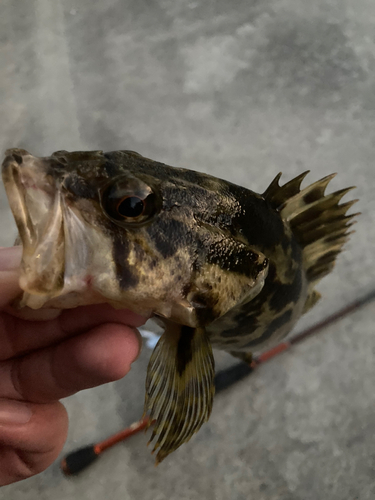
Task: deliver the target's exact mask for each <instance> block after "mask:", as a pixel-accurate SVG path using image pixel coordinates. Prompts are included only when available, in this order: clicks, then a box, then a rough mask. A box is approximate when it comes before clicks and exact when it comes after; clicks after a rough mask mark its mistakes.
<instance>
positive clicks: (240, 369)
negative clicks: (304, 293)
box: [60, 289, 375, 476]
mask: <svg viewBox="0 0 375 500" xmlns="http://www.w3.org/2000/svg"><path fill="white" fill-rule="evenodd" d="M374 300H375V289H374V290H372V291H371V292H369V293H368V294H367V295H365V296H364V297H362V298H361V299H358V300H356V301H354V302H351V303H350V304H349V305H347V306H345V307H343V308H342V309H340V310H338V311H337V312H335V313H334V314H332V315H330V316H328V317H327V318H325V319H324V320H322V321H320V322H318V323H316V324H315V325H313V326H311V327H310V328H307V329H306V330H304V331H302V332H301V333H299V334H296V335H294V336H293V337H291V338H290V339H289V340H286V341H284V342H281V343H280V344H278V345H276V346H275V347H273V348H272V349H269V350H268V351H265V352H264V353H262V354H260V355H259V356H256V357H254V358H253V360H252V362H251V364H250V365H248V364H246V363H243V362H241V363H239V364H236V365H234V366H231V367H230V368H226V369H225V370H221V371H220V372H218V373H217V374H216V375H215V390H216V394H218V393H220V392H222V391H224V390H225V389H228V388H229V387H231V386H232V385H234V384H235V383H236V382H239V381H240V380H242V379H244V378H245V377H247V376H248V375H249V374H250V373H252V372H253V371H254V369H255V368H257V367H258V366H259V365H261V364H263V363H266V362H267V361H270V360H271V359H273V358H275V357H276V356H278V355H280V354H281V353H283V352H285V351H286V350H288V349H290V348H291V347H293V346H294V345H296V344H298V343H300V342H302V341H303V340H306V339H307V338H308V337H311V336H313V335H315V334H317V333H320V332H321V331H323V330H324V329H325V328H326V327H327V326H329V325H331V324H333V323H336V322H337V321H339V320H340V319H342V318H344V317H346V316H348V315H350V314H352V313H353V312H355V311H357V310H358V309H360V308H362V307H364V306H365V305H367V304H369V303H370V302H372V301H374ZM148 422H149V417H147V416H145V417H143V418H141V419H140V420H138V421H137V422H134V423H133V424H131V425H130V426H129V427H126V428H125V429H123V430H122V431H121V432H119V433H117V434H114V435H112V436H110V437H109V438H107V439H105V440H104V441H101V442H99V443H96V444H90V445H87V446H85V447H83V448H79V449H77V450H75V451H72V452H70V453H68V455H66V456H65V458H63V460H62V461H61V464H60V467H61V470H62V472H63V473H64V474H65V475H66V476H71V475H76V474H78V473H79V472H81V471H82V470H84V469H86V468H87V467H88V466H89V465H90V464H91V463H93V462H94V461H95V460H96V459H97V458H99V456H100V455H101V454H102V453H103V452H104V451H105V450H107V449H109V448H111V447H112V446H114V445H116V444H117V443H120V442H122V441H125V440H126V439H128V438H130V437H131V436H133V435H135V434H138V433H139V432H140V431H142V430H143V429H145V428H146V427H147V425H148Z"/></svg>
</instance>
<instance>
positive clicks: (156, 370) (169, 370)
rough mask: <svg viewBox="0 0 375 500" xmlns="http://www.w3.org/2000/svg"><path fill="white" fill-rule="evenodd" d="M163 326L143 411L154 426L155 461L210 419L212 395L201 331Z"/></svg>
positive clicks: (209, 360)
mask: <svg viewBox="0 0 375 500" xmlns="http://www.w3.org/2000/svg"><path fill="white" fill-rule="evenodd" d="M166 325H167V326H166V330H165V332H164V334H163V335H162V337H161V338H160V340H159V342H158V344H157V345H156V347H155V349H154V352H153V353H152V355H151V358H150V362H149V367H148V371H147V378H146V397H145V413H148V414H149V416H150V422H151V421H152V422H153V423H154V429H153V432H152V435H151V438H150V442H151V441H153V439H154V438H156V442H155V445H154V449H153V452H155V451H156V450H158V452H157V456H156V460H157V463H158V462H161V461H162V460H163V459H164V458H165V457H166V456H167V455H168V454H169V453H171V452H172V451H174V450H176V449H177V448H178V447H179V446H180V445H181V444H183V443H184V442H186V441H188V440H189V439H190V438H191V437H192V436H193V434H195V433H196V432H197V431H198V430H199V428H200V427H201V426H202V424H203V423H204V422H206V421H207V420H208V418H209V416H210V413H211V409H212V403H213V395H214V391H215V387H214V359H213V355H212V348H211V343H210V341H209V339H208V336H207V334H206V332H205V330H204V329H203V328H196V329H193V328H190V327H186V326H182V325H177V324H174V323H170V322H166ZM181 339H182V341H181ZM180 341H181V342H183V347H182V348H181V342H180Z"/></svg>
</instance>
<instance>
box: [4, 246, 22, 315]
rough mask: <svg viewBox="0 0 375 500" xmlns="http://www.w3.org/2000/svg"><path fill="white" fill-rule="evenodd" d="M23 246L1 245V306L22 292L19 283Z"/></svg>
mask: <svg viewBox="0 0 375 500" xmlns="http://www.w3.org/2000/svg"><path fill="white" fill-rule="evenodd" d="M21 255H22V247H11V248H1V247H0V283H1V286H0V307H3V306H4V305H5V304H8V303H9V302H10V301H12V300H13V299H15V298H16V297H17V295H19V294H20V293H21V289H20V287H19V284H18V280H19V270H18V269H19V265H20V262H21Z"/></svg>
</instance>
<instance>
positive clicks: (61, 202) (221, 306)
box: [2, 148, 358, 463]
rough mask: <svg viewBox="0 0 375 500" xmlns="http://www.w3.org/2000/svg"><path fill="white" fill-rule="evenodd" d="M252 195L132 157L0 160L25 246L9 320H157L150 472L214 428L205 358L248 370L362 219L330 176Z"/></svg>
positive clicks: (61, 154) (18, 154) (286, 326)
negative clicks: (26, 316) (216, 353)
mask: <svg viewBox="0 0 375 500" xmlns="http://www.w3.org/2000/svg"><path fill="white" fill-rule="evenodd" d="M307 173H308V172H304V173H301V174H300V175H298V176H297V177H295V178H294V179H292V180H290V181H289V182H287V183H285V184H283V185H280V183H279V181H280V177H281V174H278V175H277V176H276V178H275V179H274V180H273V181H272V182H271V184H270V185H269V186H268V188H267V189H266V190H265V191H264V192H263V193H262V194H257V193H255V192H253V191H251V190H249V189H247V188H244V187H241V186H237V185H235V184H232V183H230V182H228V181H225V180H222V179H218V178H216V177H213V176H210V175H207V174H204V173H200V172H196V171H194V170H188V169H182V168H175V167H171V166H168V165H165V164H163V163H160V162H157V161H154V160H151V159H148V158H146V157H144V156H142V155H140V154H138V153H136V152H134V151H125V150H124V151H112V152H108V153H103V151H87V152H85V151H76V152H68V151H57V152H55V153H53V154H52V155H51V156H49V157H40V158H39V157H36V156H33V155H32V154H30V153H28V152H27V151H26V150H23V149H18V148H15V149H9V150H7V151H6V153H5V159H4V162H3V165H2V176H3V182H4V186H5V190H6V193H7V197H8V200H9V205H10V208H11V210H12V212H13V215H14V218H15V222H16V225H17V228H18V232H19V238H20V241H21V243H22V247H23V255H22V262H21V270H20V287H21V289H22V295H21V296H20V297H19V298H18V299H17V306H18V307H26V306H27V307H30V308H33V309H39V308H45V307H48V308H50V307H54V308H59V309H67V308H73V307H77V306H80V305H87V304H99V303H109V304H111V305H112V306H113V307H115V308H127V309H130V310H132V311H134V312H137V313H139V314H142V315H144V316H147V317H149V316H151V317H153V318H154V319H155V320H156V321H157V322H158V323H159V324H161V325H162V326H163V329H164V333H163V334H162V336H161V338H160V340H159V342H158V343H157V345H156V347H155V349H154V351H153V353H152V355H151V357H150V361H149V365H148V369H147V375H146V388H145V406H144V409H145V414H147V415H149V422H150V423H152V426H153V430H152V435H151V438H150V441H153V442H154V449H153V452H156V460H157V463H159V462H161V461H162V460H163V459H164V458H165V457H166V456H167V455H169V454H170V453H172V452H173V451H175V450H176V449H177V448H179V447H180V446H181V445H182V444H183V443H185V442H187V441H188V440H189V439H190V438H191V437H192V436H193V435H194V434H195V433H196V432H197V431H198V430H199V429H200V427H201V426H202V425H203V423H204V422H207V420H208V419H209V417H210V414H211V410H212V405H213V398H214V373H215V366H214V357H213V348H215V349H219V350H224V351H227V352H229V353H231V354H232V355H233V356H234V357H236V358H237V359H240V360H241V361H244V362H246V363H251V359H252V355H253V353H257V352H260V351H262V350H264V349H266V348H269V347H271V346H272V345H275V344H276V343H277V342H279V341H280V340H281V339H283V338H284V337H285V336H286V335H287V334H288V333H289V332H290V331H291V329H292V328H293V327H294V325H295V324H296V322H297V321H298V319H299V318H300V317H301V316H302V315H303V314H305V313H306V312H307V311H309V310H310V309H311V308H312V307H313V306H314V305H315V304H316V303H317V302H318V300H319V298H320V294H319V292H318V291H317V290H316V285H317V284H318V282H319V281H320V280H321V279H322V278H323V277H324V276H326V275H327V274H328V273H330V272H331V271H332V269H333V267H334V264H335V261H336V257H337V256H338V254H339V253H340V252H341V250H342V248H343V245H344V244H345V243H346V241H347V239H348V236H349V234H350V233H351V231H349V228H350V226H351V225H352V224H353V223H354V222H355V220H354V218H355V216H356V215H358V214H350V215H348V214H347V212H348V211H349V209H350V208H351V207H352V205H353V204H354V203H355V202H356V201H357V200H351V201H347V202H345V203H343V202H342V201H341V200H342V198H343V197H344V196H345V195H346V194H347V193H348V192H349V191H350V190H351V189H352V188H346V189H341V190H339V191H336V192H333V193H330V194H326V188H327V186H328V184H329V182H330V181H331V179H332V178H333V177H334V175H335V174H332V175H328V176H326V177H324V178H323V179H321V180H319V181H317V182H315V183H313V184H311V185H308V186H307V187H305V188H301V185H302V181H303V180H304V178H305V177H306V175H307Z"/></svg>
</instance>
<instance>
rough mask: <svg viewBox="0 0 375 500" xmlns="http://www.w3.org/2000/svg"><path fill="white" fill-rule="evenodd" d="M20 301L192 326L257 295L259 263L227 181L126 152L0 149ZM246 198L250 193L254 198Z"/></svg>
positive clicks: (262, 262) (262, 268) (262, 273)
mask: <svg viewBox="0 0 375 500" xmlns="http://www.w3.org/2000/svg"><path fill="white" fill-rule="evenodd" d="M2 171H3V181H4V185H5V188H6V192H7V196H8V199H9V203H10V207H11V209H12V212H13V214H14V218H15V221H16V224H17V227H18V231H19V235H20V239H21V242H22V246H23V257H22V264H21V277H20V286H21V288H22V290H23V291H24V294H23V297H22V299H21V301H20V305H21V306H25V305H26V306H29V307H32V308H40V307H57V308H70V307H76V306H78V305H86V304H93V303H101V302H108V303H110V304H112V305H113V306H114V307H119V308H129V309H131V310H133V311H135V312H138V313H140V314H144V315H150V314H155V315H157V316H161V317H164V318H169V319H171V320H172V321H175V322H178V323H180V324H185V325H188V326H192V327H196V326H197V325H204V324H208V323H210V322H212V321H213V320H215V319H216V318H218V317H220V316H221V315H223V314H225V312H227V311H228V310H229V309H231V308H232V307H234V306H235V305H237V304H238V303H240V302H243V301H246V300H250V299H251V298H253V297H254V296H255V295H256V294H258V293H259V292H260V290H261V288H262V286H263V283H264V280H265V278H266V276H267V271H268V262H267V259H266V258H265V256H264V255H263V254H262V253H261V252H260V251H259V250H257V249H254V248H249V247H248V245H247V243H246V241H244V240H243V239H242V238H241V231H240V228H237V229H236V227H235V226H236V223H235V221H236V217H237V215H239V214H240V213H241V210H242V206H241V200H239V199H238V197H236V196H234V195H233V194H232V193H231V190H230V189H228V184H229V183H226V182H225V181H221V180H219V179H216V178H214V177H211V176H208V175H205V174H201V173H198V172H194V171H190V170H184V169H178V168H174V167H169V166H167V165H164V164H161V163H158V162H155V161H153V160H150V159H148V158H145V157H143V156H141V155H139V154H138V153H135V152H132V151H116V152H111V153H103V152H102V151H91V152H67V151H58V152H56V153H54V154H52V155H51V156H50V157H42V158H38V157H35V156H33V155H31V154H30V153H28V152H27V151H25V150H22V149H11V150H8V151H7V152H6V158H5V160H4V163H3V170H2ZM254 196H258V195H255V193H254Z"/></svg>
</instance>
